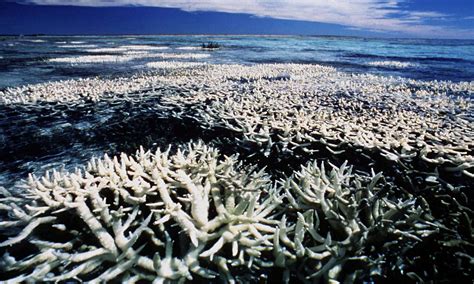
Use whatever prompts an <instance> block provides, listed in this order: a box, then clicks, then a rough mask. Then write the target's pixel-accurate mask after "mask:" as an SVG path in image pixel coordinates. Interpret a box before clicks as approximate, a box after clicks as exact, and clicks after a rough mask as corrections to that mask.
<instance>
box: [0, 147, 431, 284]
mask: <svg viewBox="0 0 474 284" xmlns="http://www.w3.org/2000/svg"><path fill="white" fill-rule="evenodd" d="M330 167H331V169H330V170H326V169H325V164H324V163H322V164H321V165H318V164H317V163H316V162H312V163H309V164H308V165H306V166H304V167H302V169H301V170H300V171H298V172H296V173H295V174H294V175H293V176H291V177H289V178H287V179H284V180H281V181H279V182H275V178H273V180H272V177H271V176H269V175H268V174H266V173H265V171H264V170H258V169H256V168H255V167H249V166H243V165H242V163H241V162H239V160H238V159H237V156H230V157H229V156H222V155H220V154H219V152H218V151H217V150H216V149H214V148H212V147H209V146H207V145H205V144H203V143H202V142H199V143H195V144H189V145H188V146H187V147H186V148H185V149H183V150H178V151H177V152H176V153H175V154H173V155H171V154H170V150H169V149H168V150H167V151H165V152H162V151H160V150H159V149H158V150H157V151H156V153H151V152H150V151H147V152H145V151H144V150H143V149H140V150H139V151H137V153H136V155H134V156H127V155H125V154H122V155H121V156H120V157H114V158H109V157H108V156H105V157H104V158H103V159H100V160H97V159H93V160H92V161H91V162H90V163H89V164H88V166H87V170H85V171H84V172H82V171H80V170H77V171H76V172H74V173H58V172H50V173H47V174H46V175H45V176H43V177H41V178H37V177H35V176H30V178H29V180H28V183H27V184H26V186H25V189H24V191H22V192H21V194H17V195H11V194H10V193H8V192H6V193H4V194H5V195H6V196H5V197H4V198H3V199H2V200H1V206H0V209H1V210H2V211H7V212H8V214H10V215H11V218H10V220H8V221H4V222H2V228H3V230H5V229H8V230H9V231H11V230H12V229H13V230H14V231H15V232H18V233H17V234H16V235H14V236H11V237H9V238H8V239H5V240H3V241H2V242H1V243H0V247H2V248H3V255H2V258H1V264H2V265H0V267H3V268H2V269H3V273H2V275H4V276H3V280H6V279H8V280H10V281H24V280H26V279H28V280H30V281H65V280H71V279H76V280H84V281H107V280H112V279H114V280H121V281H132V280H133V281H138V280H149V281H151V280H154V281H165V280H175V281H184V280H192V279H197V278H196V277H198V278H199V277H200V278H208V279H213V278H215V277H218V276H220V277H222V278H223V280H225V281H228V282H234V281H236V280H239V281H249V280H251V281H256V280H258V278H259V277H261V276H259V275H258V271H268V270H271V269H275V268H278V267H281V268H282V269H284V271H285V272H284V273H283V276H282V277H283V278H282V279H280V281H282V280H286V281H289V280H290V279H292V278H299V279H300V280H303V281H305V280H311V279H313V280H314V279H320V278H323V279H326V280H329V279H341V278H342V279H345V280H348V279H350V280H354V279H357V277H358V276H359V274H362V273H367V271H369V273H371V274H372V276H373V274H374V273H376V271H378V268H377V264H378V263H379V262H380V260H377V259H375V260H374V259H370V258H369V257H368V256H367V255H365V254H363V253H362V249H364V248H367V247H370V246H374V247H377V246H380V247H381V244H384V249H385V250H387V249H389V248H391V247H398V246H399V245H400V244H401V243H404V242H419V241H421V239H420V238H426V237H428V236H430V234H431V233H432V232H434V231H435V230H436V229H437V228H438V225H437V224H436V222H432V221H430V219H429V218H428V217H429V211H426V210H423V208H422V207H421V206H420V205H416V203H417V199H413V198H407V197H409V196H402V197H401V198H398V199H394V200H390V199H389V198H387V196H386V195H387V194H384V193H382V194H381V190H382V188H383V186H387V184H386V183H381V182H379V180H380V179H381V174H372V175H365V176H363V175H359V174H353V173H352V172H351V168H350V167H348V166H347V165H346V164H343V165H341V166H340V167H336V166H330ZM391 190H393V189H391ZM403 197H404V198H405V199H404V198H403ZM285 204H286V205H285ZM5 234H6V235H7V234H8V232H7V233H5ZM382 240H383V241H387V240H390V242H388V243H385V242H381V241H382ZM377 243H378V244H377ZM352 262H360V263H361V264H359V267H361V265H362V267H364V268H365V270H363V269H357V270H354V271H351V270H350V269H343V267H344V266H345V265H346V266H348V267H350V266H351V265H348V263H352ZM245 271H246V272H245ZM5 276H7V277H5ZM266 277H269V276H266Z"/></svg>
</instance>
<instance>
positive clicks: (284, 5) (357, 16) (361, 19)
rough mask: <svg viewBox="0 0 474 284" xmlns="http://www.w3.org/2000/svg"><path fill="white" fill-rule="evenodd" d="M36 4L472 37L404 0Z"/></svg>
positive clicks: (48, 0) (46, 0) (73, 0)
mask: <svg viewBox="0 0 474 284" xmlns="http://www.w3.org/2000/svg"><path fill="white" fill-rule="evenodd" d="M24 1H26V2H29V3H34V4H38V5H74V6H94V7H105V6H126V5H128V6H129V5H133V6H135V5H136V6H150V7H166V8H178V9H182V10H184V11H189V12H193V11H216V12H228V13H246V14H252V15H256V16H260V17H270V18H276V19H289V20H302V21H311V22H322V23H331V24H339V25H344V26H348V27H352V28H361V29H368V30H372V31H382V32H401V33H405V34H410V35H414V36H433V35H436V37H474V31H471V30H468V29H456V28H452V27H447V26H441V25H433V24H428V23H427V22H426V20H443V19H446V18H447V17H449V15H446V14H442V13H439V12H435V11H407V10H404V9H403V8H402V6H401V5H400V4H401V3H402V2H404V1H406V0H351V1H342V0H238V1H234V0H204V1H194V0H23V2H24Z"/></svg>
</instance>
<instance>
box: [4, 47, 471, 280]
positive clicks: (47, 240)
mask: <svg viewBox="0 0 474 284" xmlns="http://www.w3.org/2000/svg"><path fill="white" fill-rule="evenodd" d="M137 52H140V51H139V50H138V51H137ZM163 54H164V53H163ZM167 54H168V53H167ZM169 55H170V56H171V55H173V54H171V53H169ZM178 59H182V58H178ZM201 65H202V66H201ZM150 67H155V68H157V70H156V71H153V72H149V73H143V74H138V75H134V76H133V77H129V78H110V79H99V78H93V79H82V80H69V81H63V82H55V83H47V84H38V85H30V86H25V87H19V88H10V89H6V90H4V91H2V92H1V93H0V104H2V106H3V107H4V108H7V107H8V108H9V109H12V113H13V115H14V116H15V118H16V116H19V114H18V113H20V114H21V113H22V112H23V111H24V112H27V113H32V112H34V111H33V110H35V111H37V110H42V109H43V110H46V111H47V112H48V113H50V112H57V113H58V115H57V116H59V114H62V115H66V116H67V114H66V113H73V115H77V114H76V113H75V112H72V111H71V110H73V109H78V110H83V112H84V113H89V112H93V113H96V115H100V117H95V118H94V119H91V120H90V121H89V122H88V123H89V124H88V125H87V127H85V126H84V125H83V124H81V125H79V126H78V127H80V128H81V129H82V128H84V127H85V129H94V127H96V128H97V127H98V125H101V124H107V123H108V121H109V120H107V119H106V118H108V119H110V117H111V113H114V112H117V113H121V114H122V115H123V116H120V117H127V118H126V119H125V121H127V123H129V124H130V127H138V125H140V120H139V118H140V117H142V118H143V119H147V120H150V121H155V122H156V121H159V122H160V123H161V122H164V123H167V124H169V125H170V126H169V129H171V130H170V131H176V130H177V129H179V128H182V129H183V130H182V132H189V133H188V134H187V136H186V137H187V138H186V139H192V138H195V139H196V138H198V139H203V140H204V141H205V142H202V141H200V142H198V143H194V144H188V145H187V146H183V147H178V150H176V148H173V147H176V146H177V145H176V144H179V143H181V142H183V140H180V139H178V137H176V139H175V140H173V139H169V140H168V142H167V143H166V144H170V143H171V144H172V145H173V146H172V148H171V150H167V151H164V152H162V151H160V150H157V152H156V153H151V152H150V151H144V150H142V149H141V150H139V151H138V152H137V153H136V154H135V155H132V156H128V155H126V154H122V155H121V156H116V157H114V158H109V157H107V156H106V157H104V158H103V159H99V160H97V159H95V160H92V161H91V162H90V163H89V165H88V167H87V169H86V170H82V171H81V170H78V171H76V172H57V171H56V172H49V173H47V174H46V175H44V176H43V177H35V176H31V177H30V178H29V181H28V182H27V183H26V184H25V185H24V188H21V189H14V188H13V189H11V190H10V189H8V190H2V193H1V194H2V196H3V197H2V199H0V218H1V219H0V222H1V225H2V231H1V232H0V242H1V243H0V247H1V248H0V254H1V255H2V260H1V263H0V264H1V265H0V268H1V269H3V270H2V273H0V277H1V278H0V280H7V279H11V280H17V281H21V280H24V279H27V278H29V279H35V280H38V281H40V280H46V281H61V280H81V281H89V280H94V279H95V280H96V281H103V280H108V279H114V280H121V281H127V280H128V281H137V280H144V281H152V280H157V281H164V282H166V281H187V280H195V281H197V280H203V281H214V280H215V281H219V280H220V281H224V282H249V281H251V282H257V281H263V282H265V281H267V282H271V283H273V282H275V281H284V282H289V281H301V282H325V281H332V280H334V281H343V282H357V281H386V280H392V281H393V280H400V281H408V280H411V281H419V282H422V281H455V280H459V282H465V281H468V280H470V279H471V275H472V274H473V271H472V257H473V255H474V252H473V250H472V247H473V243H474V241H473V238H474V234H473V230H472V219H473V218H474V214H473V211H472V209H471V208H473V207H472V206H473V204H472V200H473V195H472V193H471V189H472V188H473V186H474V154H473V153H474V132H473V128H472V122H473V120H474V116H473V104H472V99H473V96H472V94H473V93H474V82H461V83H451V82H438V81H416V80H410V79H404V78H392V77H380V76H373V75H367V74H348V73H344V72H339V71H337V70H336V69H335V68H332V67H326V66H319V65H299V64H263V65H252V66H242V65H212V64H201V62H156V63H151V64H150ZM127 108H128V109H127ZM64 109H67V110H68V111H67V112H66V111H63V110H64ZM92 110H93V111H92ZM131 113H134V115H131ZM131 117H133V121H132V120H131ZM49 118H50V119H51V120H54V117H53V116H52V115H51V116H50V117H49ZM61 121H62V120H61ZM110 121H111V120H110ZM104 122H107V123H104ZM132 122H133V123H132ZM127 123H125V124H127ZM143 125H145V126H144V128H147V125H152V124H143ZM116 126H117V127H119V126H120V127H119V128H120V129H119V130H122V131H128V130H130V129H128V130H127V129H126V130H123V129H122V128H121V127H122V126H123V124H120V125H116ZM163 127H165V126H163ZM48 129H49V128H48ZM61 129H64V128H61ZM97 129H99V130H100V131H102V130H104V129H105V130H106V128H97ZM110 129H112V128H110ZM117 129H118V128H117ZM117 129H116V130H117ZM153 129H155V128H153ZM160 129H161V128H160ZM163 129H164V128H163ZM191 129H195V130H196V129H199V131H197V130H196V131H195V132H193V131H190V130H191ZM99 130H98V131H99ZM51 131H53V130H51ZM141 131H142V132H143V133H146V132H147V130H141ZM150 131H153V130H152V129H148V132H150ZM87 132H91V133H92V132H94V131H92V130H91V131H89V130H87V131H86V130H84V131H83V132H80V133H81V134H82V133H87ZM131 133H136V132H132V131H131ZM133 135H135V134H133ZM133 135H132V136H133ZM167 135H168V136H169V133H168V134H167ZM193 135H194V136H195V137H194V136H193ZM137 136H138V135H137ZM0 138H1V137H0ZM137 140H138V138H137ZM186 141H188V140H186ZM150 145H151V144H149V145H147V148H151V147H150ZM160 145H162V146H163V144H160ZM162 149H163V148H162ZM10 152H11V151H10ZM346 161H347V162H346Z"/></svg>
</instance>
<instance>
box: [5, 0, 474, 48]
mask: <svg viewBox="0 0 474 284" xmlns="http://www.w3.org/2000/svg"><path fill="white" fill-rule="evenodd" d="M0 34H301V35H345V36H382V37H416V38H418V37H423V38H465V39H474V0H347V1H344V0H205V1H195V0H0Z"/></svg>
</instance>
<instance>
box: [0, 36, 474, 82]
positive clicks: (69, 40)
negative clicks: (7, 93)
mask: <svg viewBox="0 0 474 284" xmlns="http://www.w3.org/2000/svg"><path fill="white" fill-rule="evenodd" d="M207 42H217V43H218V44H220V45H221V48H220V49H218V50H213V51H205V50H202V49H200V48H199V47H200V45H201V44H202V43H207ZM130 45H134V46H136V47H135V49H131V50H130V49H129V48H127V47H129V46H130ZM137 46H138V47H137ZM140 46H141V47H142V49H140ZM150 47H151V48H150ZM153 47H154V48H153ZM168 53H169V54H183V56H182V57H181V58H173V59H172V60H173V61H186V62H189V61H195V62H208V63H238V64H256V63H289V62H291V63H314V64H323V65H330V66H334V67H337V68H339V69H340V70H343V71H349V72H357V73H359V72H360V73H372V74H381V75H387V76H401V77H406V78H413V79H419V80H450V81H454V82H459V81H472V80H474V41H473V40H428V39H371V38H356V37H320V36H318V37H311V36H208V35H205V36H200V35H196V36H67V37H62V36H39V37H27V36H25V37H0V89H2V88H6V87H12V86H20V85H25V84H30V83H40V82H45V81H55V80H62V79H71V78H80V77H90V76H110V75H112V76H115V75H121V74H126V73H133V72H141V71H146V70H147V69H149V68H150V67H149V65H147V63H150V62H156V61H169V58H168V59H167V58H163V56H156V55H157V54H159V55H161V54H165V57H166V54H168ZM153 54H154V55H153ZM195 54H204V55H202V56H197V57H196V56H195V57H193V56H191V55H195ZM91 58H92V59H91Z"/></svg>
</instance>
